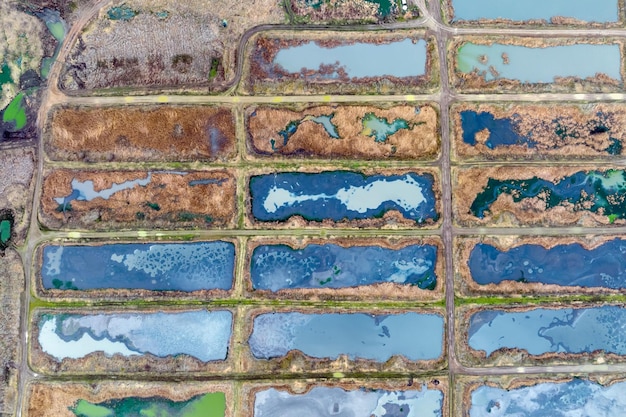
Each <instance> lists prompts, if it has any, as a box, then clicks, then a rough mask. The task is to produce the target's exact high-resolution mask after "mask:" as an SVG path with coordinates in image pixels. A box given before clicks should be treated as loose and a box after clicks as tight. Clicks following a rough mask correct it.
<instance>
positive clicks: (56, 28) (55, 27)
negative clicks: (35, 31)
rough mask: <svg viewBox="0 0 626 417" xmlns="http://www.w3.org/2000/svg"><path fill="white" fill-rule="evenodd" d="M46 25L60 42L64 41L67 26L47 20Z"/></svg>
mask: <svg viewBox="0 0 626 417" xmlns="http://www.w3.org/2000/svg"><path fill="white" fill-rule="evenodd" d="M46 26H47V27H48V30H49V31H50V33H51V34H52V36H53V37H54V39H56V40H57V41H59V42H62V41H63V38H65V28H64V27H63V23H61V22H46Z"/></svg>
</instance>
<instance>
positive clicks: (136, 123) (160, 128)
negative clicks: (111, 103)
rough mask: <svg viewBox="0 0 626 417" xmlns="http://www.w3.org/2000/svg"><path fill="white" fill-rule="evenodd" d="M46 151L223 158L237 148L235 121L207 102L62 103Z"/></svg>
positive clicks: (85, 156)
mask: <svg viewBox="0 0 626 417" xmlns="http://www.w3.org/2000/svg"><path fill="white" fill-rule="evenodd" d="M46 152H47V154H48V156H49V157H50V158H51V159H52V160H55V161H68V160H69V161H81V160H82V161H87V162H96V161H112V160H114V161H195V160H201V161H211V160H222V161H223V160H228V159H232V158H233V156H234V154H235V121H234V117H233V114H232V111H231V110H230V109H226V108H218V107H208V106H205V107H187V106H162V107H161V106H159V107H108V108H107V107H105V108H102V107H100V108H98V107H96V108H94V107H89V108H80V107H69V108H57V109H55V110H54V111H53V112H52V114H51V116H50V120H49V123H48V134H47V135H46Z"/></svg>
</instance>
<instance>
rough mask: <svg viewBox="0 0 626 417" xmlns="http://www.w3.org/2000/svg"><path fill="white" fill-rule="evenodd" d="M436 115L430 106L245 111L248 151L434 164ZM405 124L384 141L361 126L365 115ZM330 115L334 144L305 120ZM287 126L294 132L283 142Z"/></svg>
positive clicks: (317, 126)
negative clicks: (421, 161)
mask: <svg viewBox="0 0 626 417" xmlns="http://www.w3.org/2000/svg"><path fill="white" fill-rule="evenodd" d="M437 113H438V112H437V110H436V109H435V108H434V107H433V106H432V105H430V104H424V105H417V106H408V105H404V106H393V107H385V108H383V107H374V106H319V107H309V108H306V109H303V110H295V109H294V110H292V109H286V108H280V107H259V108H254V107H253V108H249V109H247V111H246V122H247V130H248V141H249V148H250V149H251V151H252V153H253V154H255V155H259V156H277V157H278V156H280V157H295V158H298V157H299V158H303V157H321V158H342V159H344V158H345V159H351V158H354V159H383V158H389V159H402V160H404V159H419V160H425V159H435V158H436V157H437V156H438V154H439V145H440V138H439V123H438V114H437ZM370 114H371V115H374V116H375V117H377V118H379V119H381V118H384V119H386V120H387V122H388V123H389V124H391V123H393V122H394V121H395V120H398V119H400V120H402V121H405V122H406V123H407V125H408V126H407V127H408V128H406V129H398V130H397V132H395V133H393V134H390V135H388V136H387V137H386V139H385V140H384V141H377V140H375V137H373V136H374V135H375V132H368V131H367V130H366V129H365V128H364V125H363V118H364V117H365V116H366V115H370ZM321 115H332V119H331V121H330V123H332V124H333V125H334V126H336V131H337V134H338V136H339V138H334V137H332V136H330V135H329V133H328V131H327V130H326V129H325V127H324V126H323V125H322V124H320V123H316V122H315V121H313V120H311V118H314V117H318V116H321ZM292 122H297V123H298V126H297V128H296V129H297V130H296V131H295V133H293V134H292V135H290V136H289V138H288V139H284V136H283V135H287V133H285V131H286V130H287V129H288V126H289V125H290V123H292Z"/></svg>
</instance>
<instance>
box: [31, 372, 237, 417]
mask: <svg viewBox="0 0 626 417" xmlns="http://www.w3.org/2000/svg"><path fill="white" fill-rule="evenodd" d="M212 392H221V393H224V394H225V398H226V414H225V415H226V417H231V416H233V409H232V407H233V403H234V398H233V387H232V385H231V384H229V383H223V382H198V383H193V382H189V383H184V384H183V383H180V382H178V383H167V382H132V381H124V382H120V381H115V382H97V383H92V384H89V383H68V382H62V383H58V382H57V383H54V382H52V383H44V382H38V383H34V384H32V385H31V386H30V390H29V396H28V401H27V403H26V405H25V407H24V408H25V409H26V412H27V413H26V415H27V416H29V417H35V416H37V417H39V416H41V417H64V416H65V417H75V416H76V414H75V413H74V412H72V411H71V408H72V407H74V406H76V404H77V403H78V402H79V401H80V400H84V401H88V402H90V403H92V404H99V403H102V402H105V401H111V400H116V399H123V398H128V397H137V398H146V399H151V398H154V397H161V398H165V399H168V400H172V401H176V402H182V401H187V400H189V399H190V398H192V397H194V396H197V395H202V394H206V393H212Z"/></svg>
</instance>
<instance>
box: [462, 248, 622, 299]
mask: <svg viewBox="0 0 626 417" xmlns="http://www.w3.org/2000/svg"><path fill="white" fill-rule="evenodd" d="M468 266H469V269H470V273H471V275H472V279H473V280H474V281H476V282H477V283H478V284H480V285H486V284H491V283H494V284H498V283H500V282H502V281H517V282H522V283H527V282H528V283H534V282H538V283H543V284H556V285H563V286H580V287H603V288H615V289H617V288H626V241H624V240H621V239H613V240H611V241H608V242H606V243H603V244H602V245H599V246H598V247H596V248H594V249H585V247H583V246H582V245H581V244H579V243H570V244H566V245H557V246H555V247H553V248H550V249H547V248H545V247H543V246H541V245H537V244H523V245H519V246H516V247H514V248H511V249H508V250H499V249H498V248H496V247H495V246H492V245H489V244H485V243H479V244H477V245H476V246H475V247H474V248H473V249H472V251H471V254H470V257H469V260H468Z"/></svg>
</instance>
